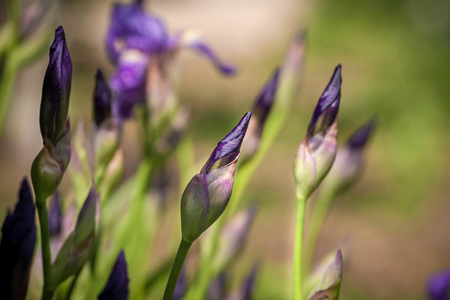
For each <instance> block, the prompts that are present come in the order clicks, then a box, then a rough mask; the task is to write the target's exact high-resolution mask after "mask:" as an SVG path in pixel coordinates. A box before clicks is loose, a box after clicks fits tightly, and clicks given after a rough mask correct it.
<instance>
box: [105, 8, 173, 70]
mask: <svg viewBox="0 0 450 300" xmlns="http://www.w3.org/2000/svg"><path fill="white" fill-rule="evenodd" d="M166 43H167V31H166V28H165V26H164V24H163V22H162V21H161V20H160V19H159V18H157V17H155V16H153V15H149V14H146V13H145V12H144V10H143V7H142V5H141V3H131V4H115V6H114V8H113V11H112V15H111V24H110V27H109V30H108V33H107V36H106V47H107V50H108V54H109V56H110V58H111V59H112V61H113V62H117V60H118V59H119V56H120V54H121V52H122V51H123V50H125V49H137V50H139V51H142V52H144V53H147V54H154V53H157V52H161V51H163V50H164V49H165V45H166Z"/></svg>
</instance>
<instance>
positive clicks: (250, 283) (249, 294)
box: [241, 264, 259, 300]
mask: <svg viewBox="0 0 450 300" xmlns="http://www.w3.org/2000/svg"><path fill="white" fill-rule="evenodd" d="M258 274H259V265H258V264H255V265H253V267H252V269H251V270H250V273H249V274H248V275H247V277H246V278H245V280H244V282H243V284H242V287H241V295H242V297H241V300H251V299H253V291H254V290H255V282H256V279H257V277H258Z"/></svg>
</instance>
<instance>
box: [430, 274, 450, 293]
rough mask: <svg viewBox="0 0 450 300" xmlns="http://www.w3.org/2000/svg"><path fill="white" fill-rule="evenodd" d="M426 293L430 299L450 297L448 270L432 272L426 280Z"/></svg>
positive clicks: (449, 275)
mask: <svg viewBox="0 0 450 300" xmlns="http://www.w3.org/2000/svg"><path fill="white" fill-rule="evenodd" d="M428 295H429V296H430V299H432V300H449V299H450V270H446V271H443V272H440V273H437V274H434V275H433V276H432V277H431V278H430V280H429V281H428Z"/></svg>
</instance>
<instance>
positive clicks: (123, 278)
mask: <svg viewBox="0 0 450 300" xmlns="http://www.w3.org/2000/svg"><path fill="white" fill-rule="evenodd" d="M129 281H130V280H129V278H128V272H127V262H126V260H125V252H124V251H123V250H122V251H120V254H119V256H118V257H117V260H116V263H115V264H114V267H113V269H112V270H111V274H110V275H109V278H108V282H107V283H106V285H105V288H104V289H103V291H102V292H101V293H100V295H98V299H99V300H106V299H108V300H127V299H128V293H129V290H128V283H129Z"/></svg>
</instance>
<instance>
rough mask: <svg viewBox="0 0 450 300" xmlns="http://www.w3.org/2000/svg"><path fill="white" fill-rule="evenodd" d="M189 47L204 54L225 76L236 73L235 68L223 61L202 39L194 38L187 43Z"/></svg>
mask: <svg viewBox="0 0 450 300" xmlns="http://www.w3.org/2000/svg"><path fill="white" fill-rule="evenodd" d="M188 46H189V47H190V48H192V49H194V50H195V51H197V52H199V53H200V54H202V55H204V56H205V57H206V58H207V59H209V60H210V61H211V62H212V63H213V64H214V66H215V67H216V68H217V69H218V70H219V71H220V72H222V74H224V75H226V76H231V75H234V74H236V72H237V70H236V68H235V67H234V66H232V65H230V64H228V63H225V62H223V61H222V60H221V59H220V58H219V57H218V56H217V55H216V54H215V53H214V51H213V50H212V49H211V48H210V47H209V46H208V45H206V44H205V43H204V42H203V41H200V40H196V41H194V42H192V43H190V44H189V45H188Z"/></svg>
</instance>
